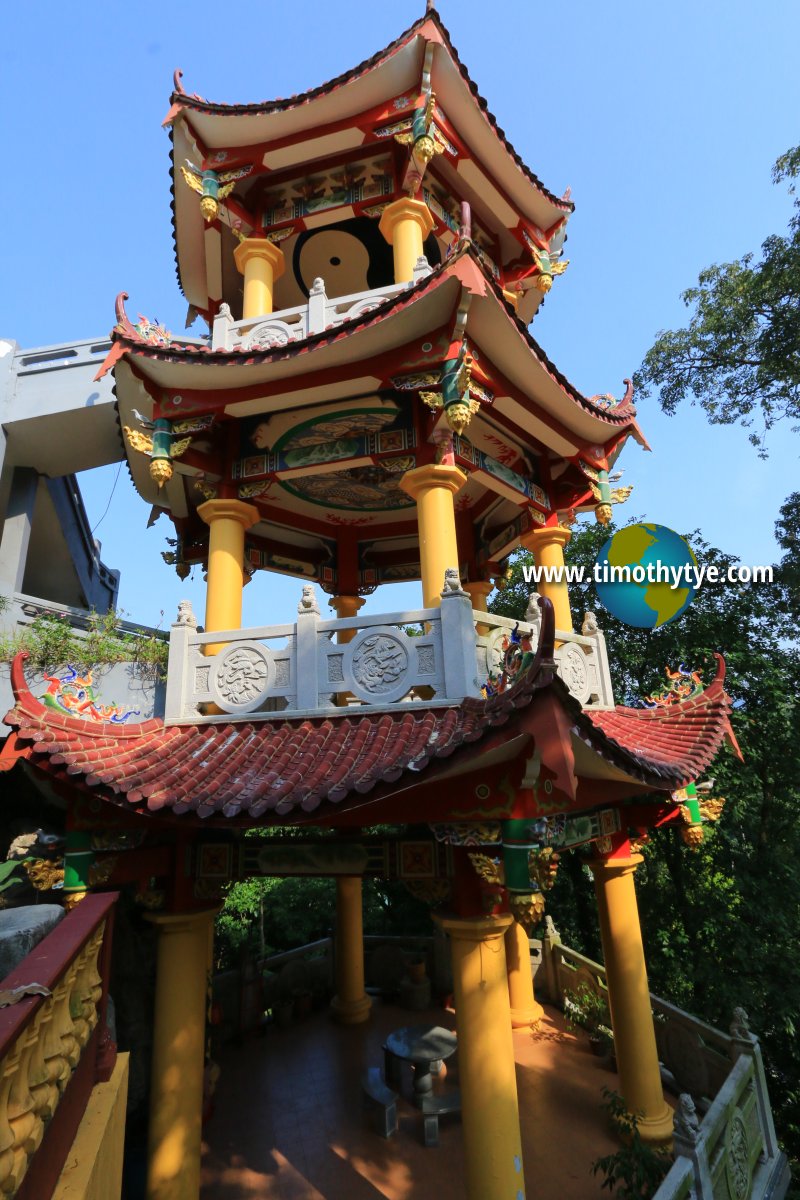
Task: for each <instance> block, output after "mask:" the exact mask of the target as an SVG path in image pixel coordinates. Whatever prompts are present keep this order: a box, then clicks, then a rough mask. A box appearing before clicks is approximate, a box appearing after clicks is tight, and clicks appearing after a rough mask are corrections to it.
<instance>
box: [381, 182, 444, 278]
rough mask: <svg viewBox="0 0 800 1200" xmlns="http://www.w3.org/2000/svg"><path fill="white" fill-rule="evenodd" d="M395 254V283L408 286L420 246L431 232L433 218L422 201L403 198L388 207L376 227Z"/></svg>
mask: <svg viewBox="0 0 800 1200" xmlns="http://www.w3.org/2000/svg"><path fill="white" fill-rule="evenodd" d="M378 228H379V229H380V231H381V233H382V234H383V236H384V237H385V238H386V240H387V242H388V243H389V245H390V246H391V247H392V249H393V251H394V281H395V283H410V282H411V280H412V279H413V278H414V267H415V266H416V265H417V259H418V258H420V256H421V255H422V254H423V249H422V244H423V242H424V241H425V238H426V237H427V236H428V234H429V233H431V232H432V231H433V217H432V216H431V214H430V212H429V210H428V206H427V204H425V203H424V201H422V200H411V199H410V198H408V197H406V198H404V199H402V200H395V201H394V202H393V203H392V204H388V205H387V206H386V208H385V209H384V210H383V212H382V213H381V220H380V225H379V226H378Z"/></svg>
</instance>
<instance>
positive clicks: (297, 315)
mask: <svg viewBox="0 0 800 1200" xmlns="http://www.w3.org/2000/svg"><path fill="white" fill-rule="evenodd" d="M430 270H431V269H430V267H429V265H428V262H427V259H425V258H420V259H419V260H418V261H417V266H416V268H415V270H414V278H413V280H412V281H411V283H393V284H388V285H387V286H386V287H381V288H372V289H371V290H370V291H366V292H353V293H352V295H349V296H333V297H329V296H328V295H327V294H326V292H325V282H324V280H322V279H315V280H314V283H313V284H312V287H311V291H310V292H309V295H308V302H307V303H306V304H298V305H296V306H295V307H294V308H282V309H280V310H279V311H278V312H273V313H268V314H263V315H262V316H258V317H248V318H247V319H246V320H242V321H234V319H233V316H232V314H231V310H230V308H229V307H228V305H227V304H223V305H222V307H221V308H220V311H219V314H218V315H217V316H216V317H215V319H214V326H213V330H212V334H211V349H212V350H226V351H227V350H272V349H276V348H279V347H281V346H288V345H289V344H290V343H292V342H300V341H303V339H304V338H307V337H310V336H311V335H312V334H314V333H324V332H325V330H326V329H331V328H334V327H335V326H337V325H341V324H343V323H344V322H345V321H352V320H354V319H355V318H357V317H363V316H364V315H365V314H366V313H369V312H372V310H373V309H375V308H378V307H379V306H380V305H381V304H383V303H384V302H385V301H386V300H391V298H392V297H393V296H398V295H399V294H400V293H401V292H404V291H405V290H406V289H407V288H409V287H411V286H412V284H414V283H416V282H417V280H419V279H422V278H423V277H424V276H425V275H429V274H430Z"/></svg>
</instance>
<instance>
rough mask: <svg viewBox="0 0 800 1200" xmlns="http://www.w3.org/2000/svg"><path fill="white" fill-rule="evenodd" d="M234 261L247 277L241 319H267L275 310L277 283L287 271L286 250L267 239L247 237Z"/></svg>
mask: <svg viewBox="0 0 800 1200" xmlns="http://www.w3.org/2000/svg"><path fill="white" fill-rule="evenodd" d="M233 258H234V262H235V263H236V266H237V267H238V269H239V271H240V273H241V274H242V275H244V302H243V304H242V320H243V321H246V320H248V319H249V318H250V317H263V316H267V315H268V314H269V313H271V312H272V310H273V307H274V306H273V303H272V298H273V293H274V291H275V281H276V279H280V277H281V275H282V274H283V272H284V271H285V270H286V259H285V258H284V254H283V251H282V250H281V248H280V246H276V245H274V244H273V243H272V242H269V241H267V239H266V238H245V239H244V241H243V242H239V245H238V246H237V247H236V249H235V250H234V252H233Z"/></svg>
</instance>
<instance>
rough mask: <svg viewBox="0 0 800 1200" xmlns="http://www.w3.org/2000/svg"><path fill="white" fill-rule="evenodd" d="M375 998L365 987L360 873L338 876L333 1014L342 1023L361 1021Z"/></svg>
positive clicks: (365, 1016) (358, 1022)
mask: <svg viewBox="0 0 800 1200" xmlns="http://www.w3.org/2000/svg"><path fill="white" fill-rule="evenodd" d="M371 1007H372V1001H371V1000H370V998H369V996H368V995H367V993H366V992H365V991H364V925H363V920H362V914H361V876H360V875H339V876H337V879H336V995H335V996H334V997H333V1000H331V1008H332V1009H333V1015H334V1016H335V1018H336V1020H337V1021H340V1022H341V1023H342V1025H358V1024H360V1023H361V1022H362V1021H366V1020H367V1018H368V1017H369V1013H370V1009H371Z"/></svg>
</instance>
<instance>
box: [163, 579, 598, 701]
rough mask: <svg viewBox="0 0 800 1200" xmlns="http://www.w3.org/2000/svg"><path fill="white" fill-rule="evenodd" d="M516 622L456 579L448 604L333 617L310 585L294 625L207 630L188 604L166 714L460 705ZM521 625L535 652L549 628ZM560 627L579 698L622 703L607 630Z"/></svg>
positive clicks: (499, 654) (566, 673)
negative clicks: (480, 605)
mask: <svg viewBox="0 0 800 1200" xmlns="http://www.w3.org/2000/svg"><path fill="white" fill-rule="evenodd" d="M537 611H538V609H537ZM516 625H517V622H514V621H510V620H508V619H507V618H505V617H495V616H493V615H492V614H490V613H486V612H481V611H478V610H473V609H472V605H471V601H470V598H469V596H468V595H467V593H466V592H465V591H463V590H462V589H461V588H460V587H456V588H455V589H453V588H452V587H451V586H446V587H445V589H444V591H443V592H442V601H441V605H440V607H439V608H427V609H418V610H414V611H408V612H393V613H380V614H377V615H374V616H363V617H347V618H345V619H343V620H324V619H323V618H322V616H321V614H320V610H319V606H318V604H317V600H316V597H315V594H314V589H313V587H312V586H311V585H306V586H305V587H304V588H303V599H302V600H301V601H300V604H299V605H298V613H297V621H296V622H295V623H294V624H285V625H264V626H259V627H256V628H253V629H242V630H223V631H217V632H214V633H200V632H199V631H198V629H197V621H196V619H195V616H194V613H193V612H192V610H191V606H190V605H189V604H188V602H182V604H181V607H180V611H179V613H178V620H177V621H176V622H175V624H174V625H173V626H172V630H171V635H170V654H169V668H168V672H167V696H166V711H165V719H166V721H167V723H168V724H179V723H181V722H186V721H191V722H198V721H203V722H206V721H215V720H219V719H220V714H226V715H227V716H228V717H233V718H235V717H241V718H250V717H253V716H257V715H259V714H261V715H267V714H270V713H274V712H283V711H287V712H291V714H292V715H293V716H300V715H303V716H308V715H314V714H318V713H320V712H325V713H327V714H329V715H337V714H339V715H341V714H342V713H343V712H345V711H347V710H348V709H352V708H353V706H359V705H360V706H362V707H368V708H371V709H373V710H376V709H380V710H386V709H392V708H394V707H395V706H396V705H398V704H408V703H413V702H414V701H418V700H423V699H424V701H425V703H426V705H444V704H451V705H452V704H460V703H461V701H462V700H464V699H465V698H466V697H467V696H473V697H480V696H481V694H482V693H481V688H482V685H483V684H484V683H485V682H486V681H487V678H488V677H489V675H490V674H491V675H493V676H497V675H498V674H499V673H500V671H501V670H502V659H503V655H504V653H505V651H504V646H505V645H506V644H507V643H509V642H510V637H511V633H512V632H513V630H514V627H515V626H516ZM410 626H411V627H414V628H413V629H412V630H410V629H409V627H410ZM476 626H477V628H478V629H479V630H481V631H482V632H480V633H476ZM487 628H488V630H489V631H488V633H486V632H484V631H485V630H486V629H487ZM520 629H521V631H522V632H523V633H530V634H531V644H532V646H533V648H534V649H535V647H536V645H537V642H538V637H539V627H538V625H537V624H536V623H534V622H527V623H523V624H521V625H520ZM556 636H557V639H558V642H559V644H558V645H557V647H556V651H555V658H556V669H557V670H558V672H559V674H560V675H561V677H562V678H563V679H564V682H565V683H566V684H567V686H568V687H569V688H570V690H571V691H572V693H573V695H575V697H576V699H577V700H579V701H580V702H581V704H583V705H585V706H586V707H588V708H607V707H611V706H612V705H613V697H612V695H611V680H610V676H609V672H608V661H607V658H606V648H605V641H604V639H603V635H602V633H600V632H599V630H597V629H596V627H595V629H594V631H593V632H592V633H591V634H589V635H586V634H574V633H571V632H570V633H567V632H563V631H562V632H558V631H557V635H556ZM348 639H351V640H348ZM209 705H213V706H214V708H213V709H212V710H209V708H208V706H209Z"/></svg>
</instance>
